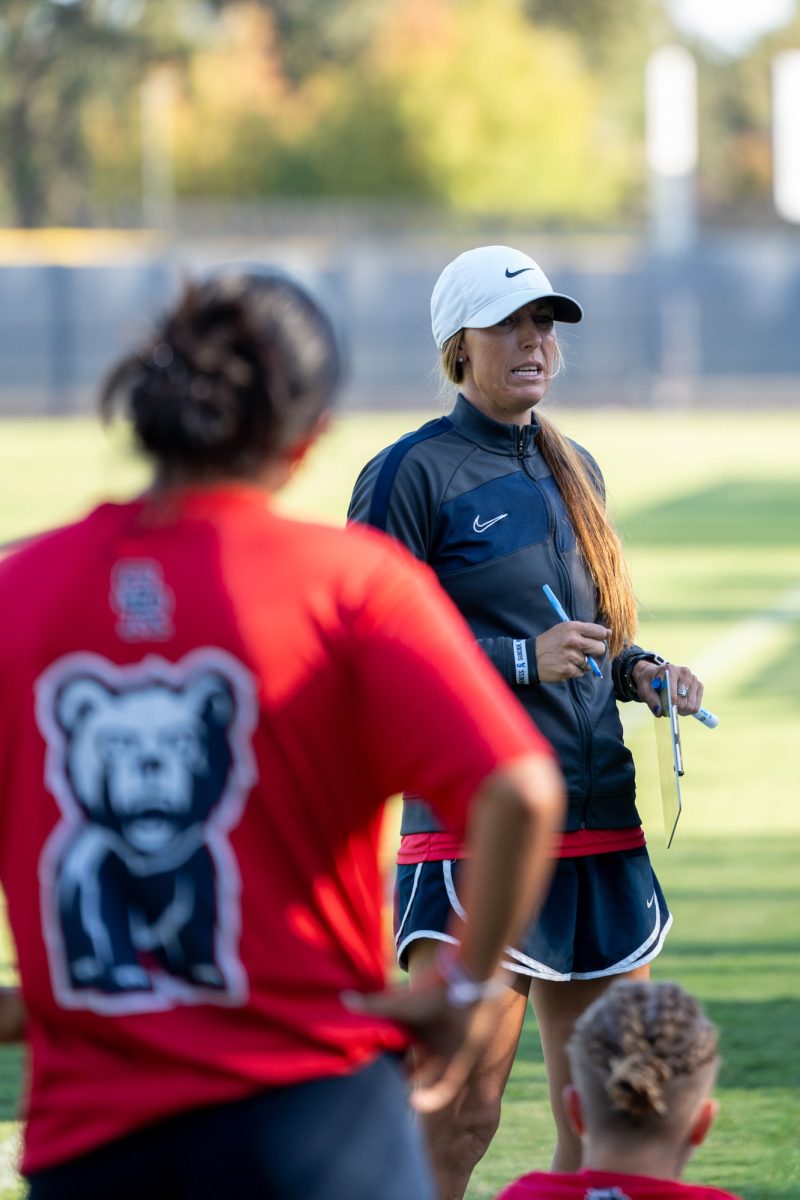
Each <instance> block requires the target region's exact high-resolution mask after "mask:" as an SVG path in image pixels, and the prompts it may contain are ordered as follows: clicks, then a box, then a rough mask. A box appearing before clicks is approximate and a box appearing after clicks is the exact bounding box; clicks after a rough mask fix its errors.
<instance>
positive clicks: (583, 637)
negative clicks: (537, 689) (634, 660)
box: [536, 621, 611, 683]
mask: <svg viewBox="0 0 800 1200" xmlns="http://www.w3.org/2000/svg"><path fill="white" fill-rule="evenodd" d="M610 637H611V630H610V629H607V628H606V626H605V625H595V624H593V623H592V622H591V621H560V622H559V624H558V625H553V627H552V628H551V629H547V630H545V632H544V633H540V634H539V636H538V637H537V639H536V672H537V674H538V676H539V682H540V683H563V681H564V680H565V679H577V678H579V676H581V675H584V674H585V673H586V671H588V670H589V662H588V659H589V658H593V659H595V661H596V662H598V663H599V662H600V659H601V658H603V657H604V655H605V654H606V653H607V651H608V644H607V639H608V638H610Z"/></svg>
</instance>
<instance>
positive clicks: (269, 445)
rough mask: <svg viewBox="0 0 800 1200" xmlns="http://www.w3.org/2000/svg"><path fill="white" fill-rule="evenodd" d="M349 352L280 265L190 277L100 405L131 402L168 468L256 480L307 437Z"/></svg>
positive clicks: (109, 407)
mask: <svg viewBox="0 0 800 1200" xmlns="http://www.w3.org/2000/svg"><path fill="white" fill-rule="evenodd" d="M341 372H342V367H341V358H340V354H339V350H338V347H337V340H336V336H335V333H334V330H333V327H332V325H331V322H330V321H329V319H328V317H327V316H326V315H325V313H323V311H322V309H321V308H320V307H319V305H318V304H317V303H316V302H315V301H314V300H313V299H312V298H311V296H310V295H309V294H308V292H306V291H305V289H303V288H302V287H300V286H299V284H297V283H296V282H295V281H294V280H292V279H291V278H289V277H288V276H287V275H284V274H283V273H280V272H278V271H264V272H263V273H262V272H249V271H248V272H244V271H232V270H226V271H222V272H220V273H218V274H216V275H214V276H212V277H211V278H209V279H207V280H203V281H200V282H195V283H189V284H187V285H186V287H185V288H184V292H183V295H182V296H181V298H180V300H179V301H178V303H177V304H176V305H175V306H174V308H173V309H172V310H171V311H169V312H168V313H167V314H166V316H165V317H164V318H163V319H162V320H161V322H160V323H159V324H158V326H157V327H156V329H155V332H154V333H153V335H152V337H151V338H150V339H149V341H148V342H147V343H146V344H145V345H144V346H143V347H142V348H141V349H140V350H139V351H138V352H136V353H135V354H132V355H130V356H128V357H127V358H125V359H124V360H123V361H122V362H120V363H119V364H118V365H117V366H116V367H115V368H113V370H112V371H111V373H110V375H109V377H108V379H107V381H106V383H105V386H104V387H103V391H102V395H101V400H100V408H101V412H102V414H103V416H104V417H105V418H110V417H111V415H112V414H113V412H114V409H115V407H116V406H117V405H120V406H124V408H125V410H126V413H127V416H128V417H129V419H130V421H131V423H132V425H133V429H134V432H135V434H136V438H137V441H138V442H139V444H140V445H141V447H142V449H143V450H144V451H145V452H146V453H147V454H148V455H149V456H150V457H151V458H153V459H155V460H156V461H157V462H158V463H159V464H160V465H163V466H166V467H168V468H169V467H176V466H177V467H181V468H183V469H184V470H187V471H188V472H189V473H197V474H198V475H200V474H209V473H210V474H220V475H232V476H242V477H247V476H249V475H251V474H252V473H253V472H255V471H257V470H258V469H259V468H260V467H261V466H262V465H263V464H264V462H265V461H267V460H268V459H270V458H273V457H277V456H279V455H280V454H281V453H282V452H283V451H284V450H286V449H287V448H288V447H289V446H291V445H292V444H293V443H294V442H296V441H297V440H299V439H301V438H302V437H303V436H304V435H305V434H307V433H309V432H310V431H311V429H312V428H313V426H314V423H315V422H316V420H317V419H318V417H319V416H320V415H321V414H322V413H323V412H324V411H325V409H326V408H328V406H329V405H330V404H331V402H332V399H333V395H334V393H335V391H336V388H337V386H338V384H339V382H340V378H341Z"/></svg>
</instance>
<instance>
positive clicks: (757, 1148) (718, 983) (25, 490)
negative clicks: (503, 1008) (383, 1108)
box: [0, 410, 800, 1200]
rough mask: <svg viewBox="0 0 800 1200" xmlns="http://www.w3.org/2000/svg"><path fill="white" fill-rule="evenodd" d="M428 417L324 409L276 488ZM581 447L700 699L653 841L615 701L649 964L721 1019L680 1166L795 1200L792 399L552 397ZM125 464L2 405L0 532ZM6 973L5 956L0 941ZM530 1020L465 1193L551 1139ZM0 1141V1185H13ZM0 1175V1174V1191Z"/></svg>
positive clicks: (301, 496)
mask: <svg viewBox="0 0 800 1200" xmlns="http://www.w3.org/2000/svg"><path fill="white" fill-rule="evenodd" d="M428 415H430V414H408V413H406V414H402V415H398V414H381V415H372V416H358V417H343V418H341V419H340V420H339V422H338V423H337V424H336V426H335V427H334V429H333V431H332V432H331V434H330V435H329V436H328V437H327V439H326V440H325V441H324V442H322V443H321V444H320V445H319V447H318V448H317V449H316V450H315V451H314V453H313V455H312V456H311V459H310V460H309V462H308V464H307V466H306V467H305V468H304V469H303V470H302V471H301V472H300V473H299V474H298V476H297V477H296V478H295V480H294V481H293V482H292V484H291V486H290V488H289V489H288V490H287V492H286V493H285V494H284V496H283V498H282V500H281V504H282V505H283V506H284V507H285V508H286V509H287V511H290V512H292V513H294V514H296V515H300V516H304V517H316V518H321V519H324V520H327V521H331V522H333V523H341V522H342V521H343V518H344V513H345V509H346V505H347V499H348V496H349V492H350V488H351V485H352V482H353V480H354V478H355V476H356V474H357V472H358V470H359V468H360V466H361V465H362V464H363V463H364V461H365V460H366V459H367V458H368V457H369V456H370V455H371V454H372V453H373V452H375V451H376V450H378V449H379V448H380V447H381V446H383V445H385V444H386V442H387V441H389V440H391V439H392V438H393V437H395V436H396V435H397V434H398V433H400V432H404V431H405V430H407V429H411V428H414V427H415V426H416V425H417V424H418V423H419V422H420V421H421V420H422V419H424V418H425V417H426V416H428ZM554 415H555V416H556V419H557V420H558V421H559V424H560V425H561V427H562V428H563V429H564V430H565V432H567V433H569V434H570V435H571V436H573V437H575V438H576V439H577V440H578V441H580V442H582V443H583V444H584V445H586V446H587V447H588V448H589V449H590V450H591V451H592V453H593V454H594V455H595V457H596V458H597V459H598V461H599V462H600V463H601V465H602V467H603V469H604V472H605V476H606V483H607V486H608V495H609V505H610V508H611V510H612V512H613V513H614V516H615V518H616V520H617V523H618V526H619V528H620V530H621V532H622V534H623V536H624V539H625V542H626V545H627V548H628V552H629V556H630V558H631V561H632V564H633V571H634V578H635V582H636V587H637V593H638V595H639V598H640V602H641V633H640V637H639V640H640V641H641V642H642V644H644V645H647V646H650V647H653V648H655V649H658V650H660V651H661V652H662V653H664V654H666V655H668V656H669V657H671V658H672V659H673V660H675V661H678V662H681V661H682V662H688V663H690V664H691V665H692V666H693V667H695V669H696V670H697V672H698V674H700V675H701V677H702V678H703V679H704V681H705V683H706V703H707V705H708V707H710V708H712V709H714V711H716V712H717V713H719V715H720V717H721V723H720V726H719V728H718V729H716V730H714V731H713V732H712V731H709V730H707V729H704V728H703V727H701V726H700V725H699V724H698V723H697V722H695V721H691V720H688V721H684V722H682V733H683V739H684V752H685V758H686V763H687V774H686V777H685V780H684V802H685V809H684V813H683V816H682V818H681V824H680V827H679V832H678V835H677V838H676V841H675V844H674V845H673V848H672V849H671V850H669V851H667V850H666V849H665V848H664V845H663V833H662V822H661V816H660V811H659V802H658V795H657V780H656V774H655V745H654V740H653V733H652V728H651V724H650V722H649V718H648V717H647V715H646V714H645V713H643V711H642V709H641V707H640V706H627V708H626V711H625V714H624V715H625V721H626V731H627V736H628V740H629V743H630V745H631V747H632V749H633V751H634V754H635V756H636V760H637V769H638V772H639V781H640V794H641V801H642V808H643V811H644V815H645V819H646V825H647V829H648V834H649V840H650V845H651V850H652V852H653V856H654V858H655V860H656V862H657V867H658V871H659V875H660V877H661V880H662V884H663V886H664V890H665V892H666V894H667V897H668V899H669V901H670V903H671V905H672V908H673V911H674V913H675V928H674V931H673V933H672V934H671V935H670V937H669V939H668V942H667V947H666V949H665V951H664V953H663V954H662V955H661V957H660V958H659V959H658V960H657V962H656V964H655V969H654V974H655V975H656V976H657V977H660V978H674V979H677V980H679V981H680V982H681V983H683V984H684V985H685V986H687V987H689V988H690V989H691V990H693V991H694V992H696V993H697V995H698V996H700V998H701V999H702V1000H703V1001H704V1003H705V1004H706V1005H707V1007H708V1009H709V1012H710V1014H711V1015H712V1017H713V1018H714V1019H715V1020H716V1021H717V1022H718V1023H719V1025H720V1027H721V1030H722V1043H723V1051H724V1064H723V1068H722V1074H721V1078H720V1084H719V1089H718V1097H719V1099H720V1101H721V1112H720V1117H719V1120H718V1125H717V1128H716V1129H715V1131H714V1132H713V1134H712V1136H711V1138H710V1140H709V1142H708V1143H707V1144H706V1146H704V1147H703V1148H701V1150H700V1151H699V1153H698V1154H697V1156H696V1157H695V1158H694V1159H693V1160H692V1162H691V1164H690V1167H689V1171H688V1173H687V1177H688V1178H690V1179H692V1180H696V1181H706V1182H713V1183H716V1184H717V1185H718V1186H722V1187H727V1188H729V1189H731V1190H732V1191H734V1192H738V1193H740V1194H741V1195H742V1196H743V1197H745V1198H746V1200H790V1198H791V1200H796V1197H798V1196H800V1138H798V1134H797V1130H798V1127H800V1090H798V1089H800V955H799V954H798V946H799V945H800V905H798V893H799V890H800V889H798V880H799V879H800V874H799V873H798V865H797V860H798V848H800V837H798V834H800V783H798V771H797V766H796V761H797V755H796V746H797V742H798V733H797V731H798V727H800V687H799V686H798V682H797V681H798V677H800V474H799V473H798V469H797V461H798V460H797V447H798V445H800V414H786V413H769V412H767V413H751V414H746V413H741V412H738V413H736V414H734V415H729V414H725V413H720V414H702V415H698V414H694V413H689V412H685V411H684V412H670V413H655V412H630V411H607V410H606V411H603V412H600V413H587V412H569V411H561V412H558V411H556V412H555V414H554ZM144 479H145V472H144V470H143V468H142V466H141V464H139V463H138V462H136V460H135V459H134V458H133V457H132V456H131V455H130V454H129V453H128V452H127V451H126V450H125V448H124V444H123V442H122V440H121V435H119V434H112V435H110V436H109V435H108V434H104V433H102V432H101V431H100V430H99V429H98V428H97V427H96V426H95V424H94V423H93V422H91V421H84V420H73V421H59V422H49V423H46V424H45V423H33V422H17V421H8V422H6V423H4V424H3V425H2V437H0V540H9V539H13V538H16V537H21V536H24V535H25V534H27V533H30V532H32V531H34V530H36V529H39V528H42V527H44V526H47V525H49V524H53V523H57V522H61V521H65V520H68V519H70V518H71V517H73V516H74V515H75V514H77V513H79V512H80V511H82V510H83V509H84V508H85V507H86V506H87V504H89V503H90V502H92V501H94V500H96V499H97V498H98V497H101V496H107V495H125V494H129V493H130V492H131V491H132V490H134V489H135V488H138V487H140V486H141V484H142V483H143V481H144ZM4 959H5V962H6V967H5V971H6V974H8V972H9V970H10V967H9V965H8V964H9V960H10V952H6V953H5V955H4ZM18 1079H19V1055H18V1053H17V1052H16V1050H12V1051H6V1052H5V1053H4V1054H2V1055H0V1120H3V1121H5V1122H6V1124H3V1125H0V1138H2V1137H3V1136H6V1135H7V1136H11V1135H13V1133H14V1131H15V1125H14V1124H13V1117H14V1113H15V1103H16V1094H17V1087H18ZM551 1136H552V1135H551V1129H550V1116H549V1112H548V1108H547V1100H546V1089H545V1081H544V1075H543V1069H542V1063H541V1056H540V1054H539V1051H538V1047H537V1043H536V1031H535V1027H534V1025H533V1023H532V1022H529V1024H528V1027H527V1028H526V1033H525V1038H524V1043H523V1048H522V1052H521V1054H520V1057H519V1059H518V1062H517V1065H516V1067H515V1070H514V1074H513V1076H512V1081H511V1084H510V1087H509V1091H508V1094H507V1100H506V1104H505V1109H504V1117H503V1124H502V1127H501V1130H500V1133H499V1134H498V1136H497V1138H496V1140H495V1142H494V1144H493V1146H492V1148H491V1150H490V1152H489V1154H488V1155H487V1158H486V1159H485V1161H484V1162H483V1163H482V1164H481V1165H480V1167H479V1169H478V1171H477V1172H476V1175H475V1177H474V1179H473V1183H472V1185H471V1188H470V1190H469V1193H468V1196H469V1197H470V1200H488V1198H489V1197H492V1196H494V1195H495V1193H496V1191H497V1190H498V1188H499V1187H500V1186H501V1185H502V1184H503V1183H505V1182H506V1181H507V1180H508V1179H509V1178H511V1177H512V1176H514V1175H516V1174H518V1173H520V1172H521V1171H523V1170H526V1169H533V1168H534V1167H543V1166H545V1165H546V1164H547V1161H548V1158H549V1152H550V1143H551ZM12 1149H13V1147H12V1145H11V1144H10V1143H7V1144H6V1147H5V1149H2V1148H0V1200H2V1198H3V1197H11V1196H19V1195H21V1194H22V1192H21V1191H20V1189H19V1186H18V1185H17V1184H15V1183H14V1180H13V1173H12V1170H11V1166H10V1165H9V1164H10V1162H11V1157H12V1154H11V1151H12ZM4 1188H5V1190H3V1189H4Z"/></svg>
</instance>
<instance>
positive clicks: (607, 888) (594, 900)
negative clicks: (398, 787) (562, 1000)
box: [395, 846, 672, 981]
mask: <svg viewBox="0 0 800 1200" xmlns="http://www.w3.org/2000/svg"><path fill="white" fill-rule="evenodd" d="M458 867H459V862H458V859H445V860H444V861H442V862H426V863H409V864H403V865H401V866H398V868H397V885H396V889H395V943H396V946H397V957H398V960H399V962H400V964H401V965H402V966H403V967H406V966H407V958H406V955H407V951H408V947H409V944H410V943H411V942H413V941H415V940H416V939H418V938H434V939H437V940H439V941H454V940H455V939H454V938H453V937H452V936H450V935H449V934H447V933H445V930H446V929H448V927H449V926H450V925H451V921H452V917H453V914H454V913H455V914H457V915H458V916H459V917H462V918H463V916H464V908H463V906H462V904H461V902H460V900H459V897H458ZM671 924H672V915H671V914H670V911H669V909H668V908H667V904H666V901H665V900H664V895H663V893H662V891H661V887H660V886H659V882H658V880H657V879H656V876H655V872H654V871H653V868H652V866H651V864H650V858H649V855H648V853H647V850H646V849H645V847H644V846H641V847H639V848H637V849H635V850H615V851H613V852H611V853H609V854H591V855H587V856H585V857H580V858H561V859H559V860H558V864H557V866H556V870H555V875H554V876H553V882H552V884H551V885H550V891H549V892H548V894H547V899H546V900H545V903H544V907H543V908H542V911H541V914H540V916H539V920H538V921H536V923H535V924H534V925H532V926H531V927H530V928H529V929H528V931H527V932H526V934H525V936H524V937H523V938H522V940H521V942H520V944H519V946H517V947H514V948H511V947H509V948H507V951H506V954H507V958H506V960H505V961H504V963H503V965H504V966H505V967H507V968H508V969H509V970H512V971H516V972H517V973H519V974H520V975H530V976H533V977H534V978H535V979H552V980H556V981H563V980H567V979H599V978H601V977H602V976H604V975H621V974H623V973H624V972H625V971H632V970H634V968H636V967H641V966H643V965H644V964H645V963H648V962H650V960H651V959H653V958H655V957H656V955H657V954H658V953H659V951H660V950H661V947H662V945H663V943H664V939H665V937H666V936H667V933H668V931H669V928H670V926H671Z"/></svg>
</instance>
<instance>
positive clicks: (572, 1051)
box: [497, 980, 736, 1200]
mask: <svg viewBox="0 0 800 1200" xmlns="http://www.w3.org/2000/svg"><path fill="white" fill-rule="evenodd" d="M568 1053H569V1059H570V1065H571V1068H572V1078H573V1083H572V1084H570V1085H569V1086H568V1087H567V1088H565V1090H564V1107H565V1109H566V1112H567V1116H568V1119H569V1122H570V1124H571V1125H572V1127H573V1129H574V1130H575V1132H576V1134H577V1135H578V1137H579V1138H580V1139H581V1144H582V1147H583V1167H582V1169H581V1170H580V1171H578V1172H577V1174H570V1175H566V1174H564V1175H562V1174H556V1173H550V1172H544V1171H536V1172H533V1173H532V1174H530V1175H523V1176H522V1178H521V1179H518V1180H516V1182H515V1183H512V1184H510V1185H509V1186H508V1187H507V1188H505V1190H504V1191H503V1192H501V1194H500V1196H499V1197H498V1198H497V1200H736V1197H735V1196H733V1193H732V1192H724V1191H721V1190H720V1189H719V1188H716V1187H706V1186H705V1185H702V1184H691V1183H681V1182H679V1177H680V1175H681V1173H682V1172H683V1169H684V1167H685V1166H686V1163H687V1161H688V1159H689V1157H690V1155H691V1154H692V1153H693V1151H694V1150H695V1149H696V1148H697V1147H698V1146H699V1145H700V1144H701V1142H703V1141H704V1139H705V1137H706V1135H707V1134H708V1131H709V1129H710V1128H711V1125H712V1123H713V1121H714V1116H715V1114H716V1110H717V1105H716V1103H715V1101H714V1100H712V1099H711V1090H712V1088H713V1086H714V1081H715V1079H716V1075H717V1069H718V1066H719V1051H718V1046H717V1030H716V1028H715V1027H714V1025H712V1023H711V1021H709V1019H708V1017H707V1016H706V1015H705V1013H704V1012H703V1010H702V1008H701V1007H700V1005H699V1003H698V1002H697V1000H695V999H694V997H693V996H690V995H689V994H688V993H687V992H685V991H684V990H683V988H681V987H679V986H678V984H676V983H668V982H661V983H648V982H644V981H639V980H637V981H625V982H620V983H616V984H614V985H613V986H612V987H611V988H609V990H608V991H607V992H606V993H605V994H604V995H603V996H601V997H600V998H599V999H598V1000H596V1001H595V1002H594V1004H592V1005H591V1006H590V1007H589V1008H588V1009H587V1010H586V1012H585V1013H584V1014H583V1016H581V1017H580V1018H579V1020H578V1022H577V1024H576V1026H575V1032H574V1034H573V1036H572V1038H571V1040H570V1043H569V1046H568Z"/></svg>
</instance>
